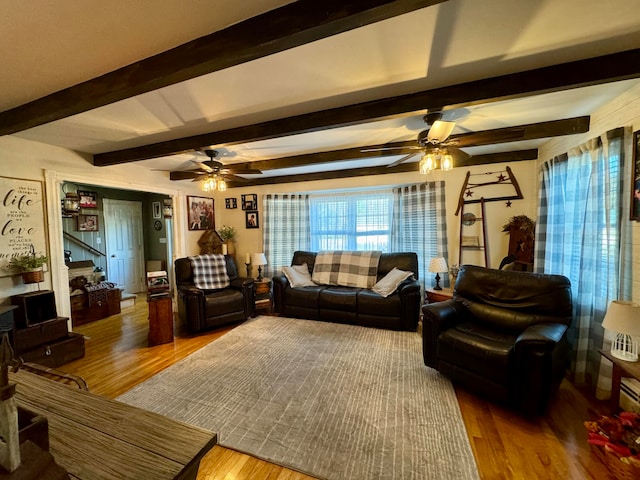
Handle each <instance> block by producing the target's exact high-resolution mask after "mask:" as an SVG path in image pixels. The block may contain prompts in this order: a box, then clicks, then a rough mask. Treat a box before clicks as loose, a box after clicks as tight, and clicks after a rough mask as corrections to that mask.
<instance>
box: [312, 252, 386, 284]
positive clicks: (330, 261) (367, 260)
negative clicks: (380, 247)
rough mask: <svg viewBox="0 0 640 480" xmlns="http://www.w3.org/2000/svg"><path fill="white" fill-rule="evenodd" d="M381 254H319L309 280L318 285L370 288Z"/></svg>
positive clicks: (374, 279) (373, 281) (373, 282)
mask: <svg viewBox="0 0 640 480" xmlns="http://www.w3.org/2000/svg"><path fill="white" fill-rule="evenodd" d="M380 255H382V252H379V251H371V252H349V251H336V252H319V253H318V255H316V262H315V265H314V267H313V275H312V277H311V279H312V280H313V281H314V282H315V283H318V284H320V285H340V286H343V287H360V288H371V287H373V286H374V285H375V283H376V280H377V278H376V277H377V274H378V262H379V261H380Z"/></svg>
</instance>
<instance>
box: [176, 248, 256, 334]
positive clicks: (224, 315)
mask: <svg viewBox="0 0 640 480" xmlns="http://www.w3.org/2000/svg"><path fill="white" fill-rule="evenodd" d="M225 262H226V266H227V275H228V276H229V280H230V285H229V286H228V287H227V288H221V289H216V290H200V289H199V288H197V287H196V286H195V285H194V283H193V270H192V269H191V261H190V260H189V259H188V258H179V259H177V260H176V262H175V271H176V286H177V289H178V317H179V318H180V321H181V322H182V324H183V325H184V326H186V327H187V329H188V330H189V331H190V332H193V333H196V332H200V331H202V330H208V329H210V328H215V327H219V326H222V325H226V324H228V323H234V322H241V321H244V320H246V319H247V318H249V316H251V315H252V314H253V310H254V303H255V302H254V289H253V279H251V278H243V277H239V276H238V270H237V268H236V263H235V261H234V260H233V257H232V256H231V255H226V256H225Z"/></svg>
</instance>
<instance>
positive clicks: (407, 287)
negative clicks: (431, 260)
mask: <svg viewBox="0 0 640 480" xmlns="http://www.w3.org/2000/svg"><path fill="white" fill-rule="evenodd" d="M416 290H420V282H418V281H417V280H413V279H412V278H411V277H409V278H408V279H406V280H404V281H403V282H402V283H401V284H400V285H398V292H399V293H400V295H407V294H410V293H413V292H414V291H416Z"/></svg>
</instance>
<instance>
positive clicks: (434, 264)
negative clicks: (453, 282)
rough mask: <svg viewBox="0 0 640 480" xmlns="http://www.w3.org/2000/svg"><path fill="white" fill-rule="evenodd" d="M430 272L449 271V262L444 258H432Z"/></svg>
mask: <svg viewBox="0 0 640 480" xmlns="http://www.w3.org/2000/svg"><path fill="white" fill-rule="evenodd" d="M429 271H430V272H435V273H439V272H447V271H449V269H448V267H447V261H446V260H445V259H444V257H436V258H432V259H431V262H429Z"/></svg>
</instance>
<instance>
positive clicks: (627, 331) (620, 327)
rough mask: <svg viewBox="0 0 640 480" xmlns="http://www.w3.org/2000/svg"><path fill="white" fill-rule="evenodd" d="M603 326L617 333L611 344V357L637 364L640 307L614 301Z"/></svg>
mask: <svg viewBox="0 0 640 480" xmlns="http://www.w3.org/2000/svg"><path fill="white" fill-rule="evenodd" d="M602 326H603V327H604V328H606V329H607V330H611V331H612V332H616V338H615V339H614V340H613V341H612V342H611V355H612V356H614V357H616V358H619V359H620V360H625V361H627V362H637V361H638V337H639V336H640V305H636V304H635V303H632V302H625V301H622V300H614V301H613V302H611V303H610V304H609V308H608V309H607V313H606V315H605V316H604V320H603V322H602Z"/></svg>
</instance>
